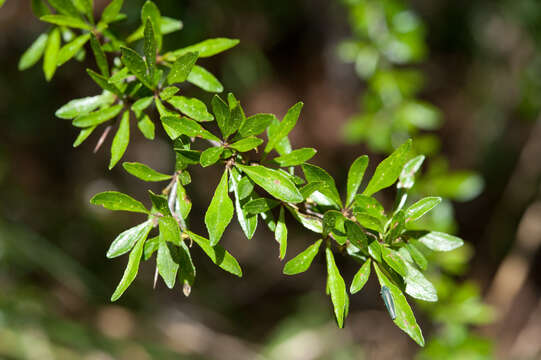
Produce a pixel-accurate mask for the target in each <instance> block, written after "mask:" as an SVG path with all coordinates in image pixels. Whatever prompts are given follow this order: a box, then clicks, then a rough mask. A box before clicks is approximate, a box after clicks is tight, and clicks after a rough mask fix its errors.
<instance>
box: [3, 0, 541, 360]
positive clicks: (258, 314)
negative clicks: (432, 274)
mask: <svg viewBox="0 0 541 360" xmlns="http://www.w3.org/2000/svg"><path fill="white" fill-rule="evenodd" d="M95 3H96V5H95V7H96V8H97V9H102V8H103V7H104V6H105V5H106V3H107V2H106V1H98V0H95ZM142 3H143V1H139V0H137V1H135V0H134V1H128V2H127V4H125V6H124V12H125V13H126V14H127V15H128V19H127V20H126V21H124V22H123V23H122V24H121V25H119V26H118V27H117V29H118V31H119V32H120V33H123V34H128V33H129V32H130V31H131V30H133V29H134V28H135V27H136V26H138V21H139V15H138V12H139V10H140V8H141V5H142ZM156 3H157V5H158V6H159V7H160V10H161V12H162V14H164V15H167V16H169V17H173V18H178V19H181V20H182V21H183V22H184V29H183V30H182V31H180V32H178V33H175V34H172V35H170V36H168V37H166V42H165V46H164V47H165V48H166V49H167V48H178V47H181V46H185V45H188V44H191V43H195V42H198V41H200V40H202V39H205V38H209V37H218V36H226V37H233V38H238V39H240V40H241V44H240V45H239V46H238V47H236V48H234V49H233V50H231V51H229V52H226V53H224V54H221V55H219V56H216V57H215V58H213V59H212V60H204V62H203V63H204V64H205V65H206V66H207V67H208V68H209V69H212V70H213V72H214V73H215V74H217V75H218V78H219V79H221V80H222V82H223V83H224V86H225V88H226V89H227V90H232V91H234V92H235V93H236V94H237V95H238V97H239V99H240V100H241V102H242V103H243V106H244V108H245V110H246V112H247V113H248V114H253V113H256V112H272V113H276V114H277V115H278V116H282V115H283V114H284V113H285V112H286V110H287V109H288V108H289V107H290V106H291V105H292V104H294V103H295V102H297V101H299V100H302V101H304V102H305V106H304V110H303V113H302V116H301V119H300V121H299V124H298V126H297V128H295V130H294V131H293V133H292V136H291V140H292V143H293V144H294V146H295V147H302V146H310V147H315V148H317V149H318V154H317V156H316V157H315V158H314V159H313V162H314V163H316V164H318V165H320V166H323V167H324V168H326V169H327V170H328V171H329V172H330V173H331V174H333V175H334V176H335V178H336V180H337V184H345V179H346V171H347V168H348V164H350V163H351V161H352V160H353V159H354V158H356V157H357V156H358V155H360V154H364V153H369V151H368V149H367V148H366V147H365V146H363V145H362V144H358V145H351V144H349V145H347V144H345V142H344V141H343V140H342V138H341V135H340V131H339V130H340V128H341V127H342V126H343V125H344V123H345V122H346V121H347V119H348V117H349V116H350V115H352V114H353V113H355V112H356V111H358V110H357V109H358V102H359V101H358V99H359V96H360V95H362V93H363V91H364V85H363V83H362V82H361V81H360V80H359V78H358V77H357V76H356V75H355V73H354V69H353V67H352V66H351V65H350V64H344V63H342V62H341V61H340V59H338V57H337V55H336V46H337V45H338V43H339V42H340V41H341V40H343V39H345V38H347V37H348V36H350V29H349V26H348V22H347V14H346V12H345V8H344V7H343V6H342V5H341V3H340V1H338V0H335V1H323V0H317V1H316V0H306V1H302V0H273V1H270V0H269V1H267V0H265V1H246V0H242V1H241V0H238V1H207V0H198V1H177V0H169V1H165V0H157V1H156ZM407 5H408V6H411V7H412V8H414V9H415V11H417V12H418V14H419V15H420V17H421V19H422V20H423V21H424V22H425V24H426V28H427V43H428V49H429V52H430V55H429V56H428V60H427V61H424V62H423V63H422V64H420V65H419V67H420V68H421V69H422V70H423V71H424V73H425V74H426V77H427V83H426V86H425V91H424V92H423V94H422V98H424V99H425V100H428V101H430V102H431V103H433V104H435V105H436V106H438V107H439V108H440V109H441V111H442V113H443V115H444V118H445V123H444V125H443V127H442V128H441V129H440V130H438V132H437V133H438V135H439V136H440V138H441V141H442V152H443V153H444V154H445V155H446V156H447V157H448V158H449V161H450V164H451V168H452V169H472V170H475V171H478V172H479V173H480V174H481V176H482V177H483V178H484V180H485V188H484V191H483V193H482V194H481V195H480V196H478V197H477V198H475V199H474V200H472V201H469V202H464V203H457V204H455V215H456V219H457V223H458V229H459V231H458V234H459V235H460V236H461V237H462V238H464V239H465V240H466V241H468V242H469V243H470V244H472V245H473V249H474V250H475V252H474V256H473V258H472V259H471V267H470V270H469V271H468V272H467V273H466V274H464V275H463V276H460V277H459V278H457V280H458V281H459V282H462V281H466V280H467V281H473V282H475V283H477V284H478V285H480V288H481V291H482V294H483V296H484V297H485V300H486V301H487V302H488V303H490V304H491V305H493V306H494V308H495V310H496V313H497V314H498V317H497V318H496V320H495V322H494V323H492V324H491V325H487V326H483V327H480V328H475V329H473V331H474V333H475V334H477V335H479V336H483V337H487V338H489V339H491V340H492V344H493V346H494V348H493V349H494V352H493V354H494V355H493V356H494V357H498V358H532V359H533V358H536V356H539V351H540V349H541V346H540V345H539V338H540V337H541V329H540V328H539V324H540V323H541V302H540V300H539V296H540V291H541V290H540V281H541V279H540V277H539V275H538V272H537V270H539V267H540V264H541V261H540V260H541V259H540V255H539V254H540V252H539V244H540V242H541V202H540V198H539V185H540V181H539V180H540V174H541V171H540V167H541V160H540V156H541V123H540V121H539V120H538V115H539V114H538V113H539V110H540V109H541V107H540V105H541V57H540V56H539V46H540V41H541V34H540V31H541V30H540V29H541V28H539V23H540V22H539V20H541V4H539V3H538V2H537V1H535V0H521V1H503V0H501V1H444V0H438V1H435V0H433V1H422V0H416V1H411V2H408V3H407ZM100 11H101V10H100ZM45 29H47V25H45V24H43V23H40V22H39V21H38V20H37V19H35V18H34V17H33V15H32V12H31V11H30V6H29V1H28V2H27V1H22V0H7V2H6V4H5V5H4V7H3V8H2V9H0V55H1V56H0V121H1V123H0V124H1V128H0V129H1V130H0V357H3V358H6V359H26V358H28V359H57V358H58V359H116V358H120V359H128V358H129V359H132V360H135V359H150V358H159V359H162V358H163V359H168V358H179V357H180V356H182V357H186V358H209V359H259V358H261V359H265V358H269V359H357V358H367V359H387V358H392V359H398V358H406V359H407V358H412V357H414V356H415V354H416V352H417V351H418V348H417V347H416V345H415V344H414V343H413V342H412V341H410V340H409V338H408V337H407V336H406V335H405V334H403V333H401V332H400V331H399V330H398V329H397V328H395V327H394V326H393V324H392V322H391V321H390V320H389V318H388V315H387V314H386V312H385V309H384V307H383V306H382V303H381V301H380V298H379V296H378V295H377V292H378V291H379V288H378V286H377V284H376V282H375V281H373V279H372V280H371V281H370V282H369V283H368V285H367V288H366V289H365V290H364V291H363V292H361V293H360V294H357V295H355V296H352V297H351V310H350V317H349V318H348V321H347V324H346V328H345V329H344V330H339V329H337V328H336V326H335V324H334V321H333V317H332V313H331V307H330V300H329V299H328V297H327V296H326V295H325V293H324V292H325V286H324V285H325V277H324V273H325V267H324V262H323V261H322V259H319V260H316V263H315V264H314V266H313V267H312V268H311V269H310V271H308V272H307V273H305V274H303V275H299V276H295V277H287V278H286V277H285V276H284V275H281V269H282V266H283V264H282V263H281V262H280V261H279V260H278V259H277V254H278V253H277V248H276V244H275V242H274V240H273V239H272V237H270V236H269V234H268V233H267V232H266V231H265V229H263V227H262V226H261V227H260V228H259V229H258V231H257V233H256V236H255V237H254V239H253V240H251V241H246V240H245V238H244V236H243V234H242V233H241V230H240V228H239V227H238V226H237V225H234V226H230V227H229V228H228V231H227V232H226V234H225V237H224V239H223V240H222V241H223V244H225V245H224V246H225V247H226V248H227V249H229V250H230V252H231V253H232V254H233V255H234V256H235V257H237V259H238V260H239V262H240V263H241V265H242V267H243V270H244V278H243V279H242V280H239V279H237V278H234V277H233V276H230V275H229V274H227V273H224V272H222V271H221V270H219V269H217V268H216V267H215V266H214V265H212V264H211V263H210V261H208V259H207V258H205V257H204V255H201V254H199V255H196V256H195V259H194V262H195V263H196V265H197V269H198V276H197V280H196V284H195V285H194V288H193V291H192V295H191V296H190V297H189V298H185V297H184V296H183V295H182V294H181V291H180V290H179V289H176V290H173V291H170V290H168V289H166V288H165V286H163V284H159V285H158V287H157V289H156V290H154V291H153V290H152V278H153V273H154V264H153V262H152V261H150V262H148V263H144V264H143V265H142V268H141V271H140V275H139V276H138V278H137V280H136V281H135V282H134V283H133V284H132V286H131V287H130V289H129V290H128V291H127V292H126V293H125V295H124V296H123V298H122V299H121V300H120V301H118V302H117V303H115V304H111V303H109V297H110V294H111V293H112V291H113V290H114V288H115V286H116V284H117V282H118V280H119V278H120V277H121V274H122V271H123V266H124V265H125V263H124V262H125V259H124V258H121V259H118V260H119V261H108V260H107V259H106V258H105V252H106V250H107V248H108V246H109V243H110V241H111V240H112V239H114V237H115V236H116V234H118V233H119V232H121V231H123V230H124V229H126V228H127V227H129V226H132V225H135V224H136V223H137V221H140V220H141V219H140V218H138V217H137V215H133V214H116V213H115V214H112V213H111V212H108V211H101V210H100V209H96V208H95V207H93V206H91V205H90V204H89V203H88V200H89V199H90V197H91V196H92V195H93V194H95V193H97V192H99V191H102V190H105V189H120V190H121V191H123V192H125V193H129V194H132V195H133V196H135V197H137V198H144V193H145V192H146V190H147V184H143V183H142V182H140V181H139V180H137V179H134V178H133V177H130V176H129V175H128V174H126V173H125V172H124V171H123V170H122V169H121V167H118V166H117V168H115V169H114V170H113V171H111V172H109V171H107V168H106V166H107V163H108V157H109V152H108V150H107V146H105V147H104V148H102V150H100V151H99V152H98V153H97V154H95V155H94V154H92V149H93V146H94V143H95V141H96V140H97V136H98V135H93V136H92V137H91V138H90V139H89V140H88V141H87V142H86V143H85V144H83V145H82V146H81V147H79V148H77V149H73V148H72V147H71V144H72V142H73V140H74V138H75V136H76V129H74V128H73V127H72V126H71V125H70V124H69V123H68V122H65V121H63V120H60V119H56V118H55V117H54V112H55V111H56V109H58V108H59V107H60V106H61V105H63V104H65V103H66V102H67V101H69V100H70V99H72V98H75V97H83V96H89V95H92V94H95V93H96V92H97V90H98V89H97V87H96V85H95V84H94V83H92V81H91V80H90V79H89V78H88V76H86V74H85V73H84V71H83V67H82V66H81V64H79V63H77V62H76V61H70V62H69V63H67V64H66V65H65V66H63V67H62V68H61V69H59V70H58V72H57V74H56V75H55V78H54V79H53V81H52V82H50V83H47V82H46V81H45V80H44V78H43V74H42V72H41V66H39V65H38V66H36V67H34V68H32V69H31V70H29V71H26V72H24V73H21V72H18V71H17V62H18V59H19V57H20V55H21V54H22V53H23V52H24V50H25V49H26V48H27V47H28V46H29V45H30V44H31V43H32V41H33V40H34V39H35V38H36V37H37V36H38V34H39V33H40V32H42V31H44V30H45ZM90 58H91V57H89V59H87V60H86V62H85V64H86V65H87V66H92V61H91V60H92V59H90ZM158 134H159V136H158V139H157V140H156V141H154V142H150V141H148V140H145V139H144V138H143V137H142V136H140V135H139V134H138V133H137V132H136V131H133V132H132V142H131V144H130V146H129V148H128V152H127V154H126V155H125V157H124V160H127V161H140V162H143V163H146V164H148V165H150V166H152V167H153V168H155V169H157V170H161V171H170V170H171V168H172V167H173V165H174V159H173V158H172V154H171V152H170V149H169V146H168V142H167V139H166V138H165V136H164V134H163V133H160V132H158ZM369 154H370V156H371V159H372V163H376V160H378V161H379V160H381V159H382V158H383V156H382V154H371V153H369ZM218 175H219V173H218V169H204V170H197V171H195V172H194V173H193V175H192V177H193V178H194V179H197V180H196V181H194V183H193V185H190V187H189V191H190V195H191V197H192V200H193V203H194V204H195V205H194V209H193V210H192V214H191V218H192V226H193V228H194V229H195V230H196V232H197V231H198V232H199V233H201V234H205V230H204V226H203V216H204V211H205V209H204V205H206V204H208V203H209V201H210V193H211V190H210V189H211V188H212V189H213V188H214V187H215V186H216V184H217V182H218V180H219V178H218ZM150 188H151V189H153V190H155V191H158V190H159V188H156V187H152V186H151V187H150ZM339 190H344V186H341V188H339ZM291 225H293V223H291ZM294 228H297V227H296V226H291V227H290V241H289V244H290V248H289V251H288V253H289V254H296V253H297V252H299V251H300V250H301V249H303V248H304V247H306V244H308V243H309V241H311V240H312V235H311V234H310V233H308V232H305V231H300V230H298V231H295V230H293V229H294ZM340 262H342V259H340ZM343 268H344V270H343V272H344V274H343V275H344V277H345V278H346V279H350V278H351V277H352V276H353V274H354V272H355V271H356V269H355V268H354V267H353V266H352V264H348V263H347V262H345V261H344V262H343ZM417 316H418V320H419V321H420V323H421V326H422V328H423V331H424V333H425V337H426V338H427V339H430V338H431V336H433V335H435V334H437V328H438V326H437V324H435V323H433V322H432V321H431V320H430V318H429V317H427V316H426V315H423V313H422V312H418V315H417ZM447 355H452V354H447ZM451 358H453V357H451Z"/></svg>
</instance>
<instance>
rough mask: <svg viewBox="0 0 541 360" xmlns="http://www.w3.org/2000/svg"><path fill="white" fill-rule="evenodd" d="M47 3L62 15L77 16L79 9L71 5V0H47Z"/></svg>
mask: <svg viewBox="0 0 541 360" xmlns="http://www.w3.org/2000/svg"><path fill="white" fill-rule="evenodd" d="M48 1H49V4H51V6H52V7H53V8H55V9H56V10H57V11H58V12H59V13H62V14H64V15H68V16H73V17H79V11H78V10H77V8H76V7H75V6H74V5H73V2H72V1H71V0H48Z"/></svg>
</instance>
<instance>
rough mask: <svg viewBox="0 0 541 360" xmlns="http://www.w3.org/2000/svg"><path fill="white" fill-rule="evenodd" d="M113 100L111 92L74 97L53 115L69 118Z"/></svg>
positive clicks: (86, 112) (83, 113)
mask: <svg viewBox="0 0 541 360" xmlns="http://www.w3.org/2000/svg"><path fill="white" fill-rule="evenodd" d="M113 101H114V96H113V94H111V93H104V94H102V95H97V96H90V97H85V98H80V99H74V100H71V101H70V102H68V103H67V104H66V105H64V106H62V107H61V108H60V109H58V110H57V111H56V113H55V115H56V117H58V118H60V119H69V120H71V119H73V118H76V117H77V116H81V115H86V114H88V113H89V112H91V111H94V110H96V109H97V108H98V107H100V106H104V105H109V104H111V103H112V102H113Z"/></svg>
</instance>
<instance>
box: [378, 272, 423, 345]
mask: <svg viewBox="0 0 541 360" xmlns="http://www.w3.org/2000/svg"><path fill="white" fill-rule="evenodd" d="M374 269H375V270H376V274H377V276H378V280H379V283H380V285H381V286H382V287H383V286H386V287H387V288H389V291H390V293H391V296H392V299H393V301H394V304H395V309H396V318H395V319H394V320H393V321H394V323H395V324H396V326H398V327H399V328H400V329H402V330H403V331H404V332H405V333H406V334H408V335H409V336H410V337H411V338H412V339H413V340H414V341H415V342H416V343H417V344H419V345H420V346H424V345H425V340H424V338H423V334H422V332H421V329H420V328H419V325H418V324H417V321H416V320H415V316H414V315H413V311H411V307H410V306H409V304H408V302H407V300H406V297H405V296H404V294H403V293H402V291H401V290H400V289H399V288H398V287H397V286H396V285H395V284H393V283H392V282H391V281H390V280H389V279H388V278H387V277H386V276H385V274H384V273H383V272H382V271H381V270H380V268H379V266H378V265H377V264H376V263H374Z"/></svg>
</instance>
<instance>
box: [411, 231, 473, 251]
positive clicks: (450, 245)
mask: <svg viewBox="0 0 541 360" xmlns="http://www.w3.org/2000/svg"><path fill="white" fill-rule="evenodd" d="M418 240H419V242H420V243H422V244H423V245H425V246H426V247H427V248H429V249H430V250H434V251H451V250H454V249H456V248H459V247H461V246H462V245H464V241H462V239H461V238H459V237H456V236H453V235H449V234H446V233H442V232H438V231H431V232H429V233H428V234H426V235H423V236H421V237H419V238H418Z"/></svg>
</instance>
